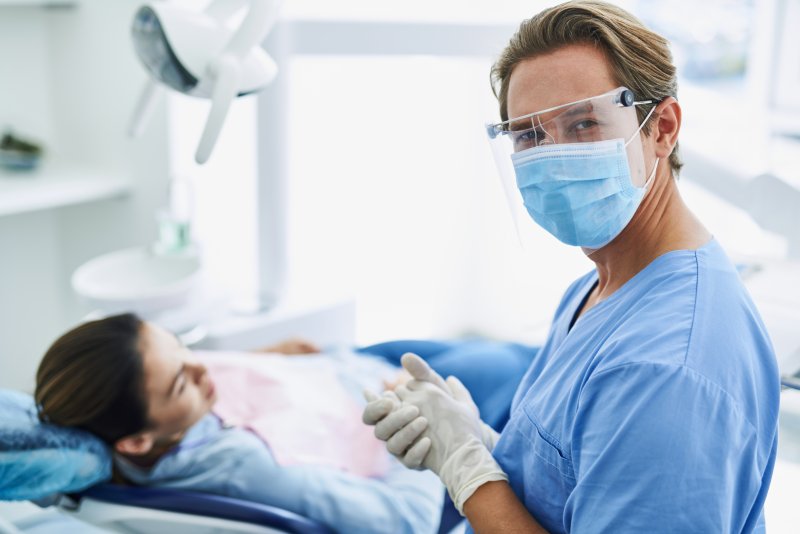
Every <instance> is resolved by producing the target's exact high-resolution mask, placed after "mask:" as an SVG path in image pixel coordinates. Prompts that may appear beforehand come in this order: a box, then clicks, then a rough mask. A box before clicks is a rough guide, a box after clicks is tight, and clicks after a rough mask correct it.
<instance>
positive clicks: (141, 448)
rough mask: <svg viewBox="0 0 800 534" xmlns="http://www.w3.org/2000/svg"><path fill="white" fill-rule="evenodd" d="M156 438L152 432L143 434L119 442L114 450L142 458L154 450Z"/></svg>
mask: <svg viewBox="0 0 800 534" xmlns="http://www.w3.org/2000/svg"><path fill="white" fill-rule="evenodd" d="M154 443H155V438H154V437H153V435H152V434H151V433H150V432H141V433H139V434H133V435H131V436H126V437H124V438H122V439H119V440H117V442H116V443H115V444H114V450H115V451H117V452H118V453H120V454H127V455H129V456H141V455H143V454H147V453H148V452H150V450H152V448H153V444H154Z"/></svg>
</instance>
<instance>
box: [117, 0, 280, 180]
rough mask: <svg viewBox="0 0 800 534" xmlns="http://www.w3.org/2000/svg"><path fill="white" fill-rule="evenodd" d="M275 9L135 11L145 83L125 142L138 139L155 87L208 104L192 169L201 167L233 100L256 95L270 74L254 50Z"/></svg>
mask: <svg viewBox="0 0 800 534" xmlns="http://www.w3.org/2000/svg"><path fill="white" fill-rule="evenodd" d="M279 3H280V0H212V1H211V2H210V3H209V4H208V6H207V7H206V8H205V10H203V11H195V10H191V9H187V8H186V7H182V6H178V5H173V4H170V3H169V2H158V1H156V2H151V3H148V4H145V5H143V6H142V7H140V8H139V9H138V10H137V12H136V15H135V16H134V20H133V28H132V37H133V45H134V48H135V49H136V53H137V55H138V56H139V59H140V60H141V61H142V63H143V64H144V66H145V68H146V69H147V71H148V73H149V74H150V79H149V80H148V81H147V84H146V85H145V87H144V90H143V91H142V95H141V97H140V98H139V102H138V104H137V106H136V110H135V112H134V116H133V121H132V123H131V126H130V133H131V135H133V136H138V135H139V134H141V132H142V131H143V129H144V126H145V124H146V122H147V120H148V118H149V115H150V112H151V111H152V109H153V107H154V104H155V101H156V98H157V97H158V96H159V93H160V92H161V87H160V85H159V84H163V85H166V86H167V87H170V88H172V89H174V90H176V91H180V92H181V93H184V94H187V95H190V96H196V97H200V98H210V99H211V111H210V112H209V114H208V119H207V120H206V125H205V128H204V129H203V134H202V136H201V138H200V144H199V145H198V147H197V152H196V153H195V160H196V161H197V163H201V164H202V163H205V162H206V161H207V160H208V158H209V156H210V155H211V151H212V150H213V148H214V144H215V143H216V141H217V138H218V137H219V133H220V130H221V129H222V125H223V124H224V122H225V116H226V115H227V113H228V109H229V108H230V105H231V102H232V101H233V99H234V98H236V97H237V96H244V95H248V94H251V93H254V92H257V91H259V90H261V89H263V88H264V87H266V86H267V85H268V84H269V83H270V82H271V81H272V80H273V79H274V78H275V75H276V74H277V71H278V67H277V65H276V64H275V61H273V59H272V58H271V57H270V56H269V55H268V54H267V53H266V51H264V49H263V48H261V42H262V41H263V40H264V38H265V37H266V35H267V33H268V32H269V30H270V29H271V28H272V26H273V25H274V23H275V20H276V18H277V13H278V5H279ZM244 8H247V12H246V14H245V15H244V18H241V23H240V24H239V25H238V27H237V26H235V21H236V20H238V19H239V18H240V17H241V14H242V10H243V9H244Z"/></svg>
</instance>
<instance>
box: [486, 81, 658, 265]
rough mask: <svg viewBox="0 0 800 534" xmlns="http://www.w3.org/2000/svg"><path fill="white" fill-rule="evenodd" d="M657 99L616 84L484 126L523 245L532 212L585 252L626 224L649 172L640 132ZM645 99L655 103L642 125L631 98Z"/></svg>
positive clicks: (542, 223) (541, 223)
mask: <svg viewBox="0 0 800 534" xmlns="http://www.w3.org/2000/svg"><path fill="white" fill-rule="evenodd" d="M656 103H657V102H655V101H653V100H645V101H636V100H635V98H634V95H633V92H632V91H630V90H629V89H626V88H625V87H620V88H617V89H614V90H613V91H610V92H608V93H605V94H602V95H599V96H595V97H591V98H585V99H582V100H578V101H576V102H570V103H568V104H563V105H560V106H556V107H552V108H548V109H545V110H542V111H537V112H535V113H530V114H528V115H524V116H522V117H516V118H513V119H510V120H507V121H504V122H500V123H496V124H490V125H488V126H487V132H488V134H489V140H490V144H491V146H492V152H493V155H494V158H495V162H496V163H497V166H498V170H499V171H500V178H501V182H502V185H503V189H504V191H505V194H506V199H507V200H508V204H509V207H510V209H511V214H512V216H513V219H514V223H515V226H516V229H517V233H518V235H519V237H520V240H521V242H522V243H523V245H525V246H527V245H528V244H529V243H530V241H531V239H530V237H531V236H530V233H531V232H532V231H533V232H535V231H536V228H535V225H533V224H532V221H531V219H533V220H534V221H535V222H536V223H538V224H539V226H541V227H543V228H544V229H545V230H547V231H548V232H550V233H551V234H553V235H554V236H555V237H556V238H558V239H559V240H561V241H562V242H564V243H566V244H569V245H575V246H581V247H583V248H584V249H588V251H589V252H591V251H594V250H597V249H599V248H601V247H603V246H605V245H606V244H608V243H609V242H610V241H611V240H613V239H614V237H616V236H617V235H618V234H619V233H620V232H621V231H622V230H623V229H624V227H625V226H626V225H627V224H628V222H630V219H631V218H632V217H633V214H634V213H635V211H636V209H637V208H638V206H639V203H640V202H641V199H642V197H643V196H644V193H645V190H646V188H647V185H648V184H647V183H648V182H649V180H650V179H651V178H652V177H653V176H654V174H655V165H653V167H652V169H646V168H645V160H644V154H643V150H642V142H641V137H640V136H639V132H640V130H641V128H642V126H643V125H644V124H645V122H646V121H647V119H648V118H649V117H650V115H651V114H652V113H653V110H654V109H655V105H654V104H656ZM644 104H653V109H651V110H650V113H649V114H648V115H647V117H646V118H645V120H644V121H643V122H642V124H641V125H640V124H639V121H638V118H637V114H636V106H638V105H644ZM656 163H657V161H656ZM648 171H649V172H648Z"/></svg>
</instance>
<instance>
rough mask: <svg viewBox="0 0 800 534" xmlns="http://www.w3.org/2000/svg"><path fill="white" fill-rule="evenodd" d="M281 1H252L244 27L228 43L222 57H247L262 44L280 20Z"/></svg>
mask: <svg viewBox="0 0 800 534" xmlns="http://www.w3.org/2000/svg"><path fill="white" fill-rule="evenodd" d="M279 5H280V0H250V9H249V11H248V12H247V15H246V16H245V18H244V20H243V21H242V25H241V26H240V27H239V29H238V30H237V31H236V33H235V34H234V35H233V37H232V38H231V40H230V41H229V42H228V44H227V46H226V47H225V50H223V52H222V55H227V54H232V55H234V56H235V57H239V58H241V57H245V56H246V55H247V54H248V53H249V52H250V50H251V49H252V48H253V47H255V46H259V45H260V44H261V41H263V40H264V38H265V37H266V36H267V33H269V31H270V29H272V26H273V25H274V24H275V21H276V20H277V19H278V7H279Z"/></svg>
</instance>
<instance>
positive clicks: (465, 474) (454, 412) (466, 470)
mask: <svg viewBox="0 0 800 534" xmlns="http://www.w3.org/2000/svg"><path fill="white" fill-rule="evenodd" d="M409 372H411V371H410V370H409ZM412 374H413V372H412ZM446 384H447V385H448V386H449V387H448V390H449V391H445V390H443V389H442V388H441V387H439V386H436V385H433V384H431V383H430V382H423V381H419V380H412V381H411V382H409V383H408V384H406V385H404V386H399V387H398V388H397V389H396V390H395V393H396V394H397V396H398V397H399V398H400V400H402V401H403V407H401V408H400V410H402V409H405V406H408V405H413V406H416V407H417V408H419V411H420V414H422V417H424V418H425V419H426V420H427V421H428V429H427V430H425V432H424V435H423V438H422V439H425V438H430V440H431V445H430V451H429V452H428V454H427V455H426V456H425V458H424V460H423V462H422V466H423V467H426V468H428V469H430V470H431V471H433V472H434V473H436V474H437V475H439V478H440V479H441V480H442V483H444V485H445V486H446V487H447V491H448V493H449V494H450V498H451V499H452V500H453V503H454V504H455V506H456V509H457V510H458V511H459V513H461V514H462V515H463V509H464V503H465V502H466V501H467V499H469V498H470V497H471V496H472V494H473V493H474V492H475V490H477V489H478V488H479V487H480V486H482V485H483V484H485V483H487V482H490V481H494V480H508V476H507V475H506V474H505V473H504V472H503V470H502V469H501V468H500V466H499V465H498V464H497V462H496V461H495V459H494V458H493V457H492V453H491V452H490V451H489V449H488V448H487V447H486V446H485V445H484V443H483V428H482V427H483V423H482V421H481V420H480V418H479V417H478V414H477V410H476V408H475V403H474V402H472V397H470V395H469V392H468V391H467V388H465V387H464V385H463V384H462V383H461V382H460V381H459V380H458V379H457V378H455V377H453V376H451V377H449V378H448V379H447V382H446ZM401 431H402V430H401Z"/></svg>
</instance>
